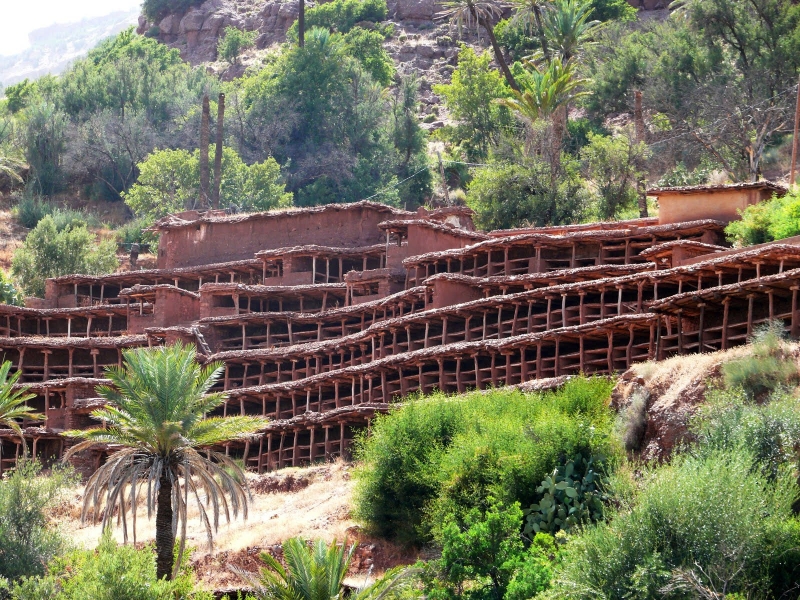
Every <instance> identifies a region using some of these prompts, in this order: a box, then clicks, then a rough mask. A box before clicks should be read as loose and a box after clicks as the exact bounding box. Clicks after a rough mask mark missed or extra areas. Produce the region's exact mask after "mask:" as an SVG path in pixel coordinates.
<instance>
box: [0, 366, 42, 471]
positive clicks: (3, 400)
mask: <svg viewBox="0 0 800 600" xmlns="http://www.w3.org/2000/svg"><path fill="white" fill-rule="evenodd" d="M13 366H14V365H13V364H12V363H11V361H10V360H7V361H4V362H3V364H2V365H0V425H3V426H4V427H8V428H9V429H11V430H12V431H13V432H14V433H16V434H17V435H18V436H19V439H20V441H21V442H22V450H23V454H24V456H27V455H28V446H27V444H26V443H25V437H24V436H23V434H22V427H21V425H20V423H19V421H20V420H23V421H24V420H26V419H27V420H29V421H44V419H45V416H44V415H42V414H40V413H37V412H35V411H34V409H33V408H32V407H30V406H28V404H27V402H28V400H31V399H33V398H35V397H36V394H31V393H29V388H27V387H22V388H20V389H15V386H16V385H17V382H18V381H19V378H20V376H21V375H22V371H14V373H13V374H12V375H11V376H10V377H9V372H10V371H11V369H12V368H13ZM0 449H2V447H0Z"/></svg>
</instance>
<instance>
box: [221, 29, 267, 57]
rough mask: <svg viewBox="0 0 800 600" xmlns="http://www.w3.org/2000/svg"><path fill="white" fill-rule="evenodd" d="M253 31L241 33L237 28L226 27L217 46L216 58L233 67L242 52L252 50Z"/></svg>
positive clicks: (254, 37) (254, 41)
mask: <svg viewBox="0 0 800 600" xmlns="http://www.w3.org/2000/svg"><path fill="white" fill-rule="evenodd" d="M256 35H257V34H256V32H255V31H242V30H241V29H239V28H238V27H230V26H229V27H226V28H225V31H224V32H223V34H222V37H221V38H220V40H219V43H218V44H217V58H220V59H222V60H224V61H227V62H229V63H230V64H232V65H235V64H237V63H238V62H239V56H240V55H241V53H242V51H243V50H247V49H249V48H252V47H253V46H254V45H255V43H256Z"/></svg>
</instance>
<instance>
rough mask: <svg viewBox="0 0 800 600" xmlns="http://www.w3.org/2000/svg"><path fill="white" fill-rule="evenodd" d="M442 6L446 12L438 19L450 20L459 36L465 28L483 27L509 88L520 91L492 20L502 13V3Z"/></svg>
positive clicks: (460, 0)
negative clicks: (498, 40) (498, 41)
mask: <svg viewBox="0 0 800 600" xmlns="http://www.w3.org/2000/svg"><path fill="white" fill-rule="evenodd" d="M442 5H443V6H444V7H445V10H443V11H442V12H441V13H439V15H437V18H439V19H446V20H449V21H450V23H451V24H452V25H455V26H456V27H457V28H458V31H459V34H460V33H461V30H462V29H463V28H464V27H466V28H467V29H473V28H474V29H478V28H480V27H482V28H483V29H484V30H485V31H486V35H487V36H489V42H490V43H491V44H492V50H493V51H494V56H495V60H497V64H498V65H500V70H501V71H502V72H503V76H504V77H505V78H506V82H507V83H508V86H509V87H510V88H511V89H512V90H515V91H519V86H518V85H517V82H516V80H515V79H514V75H512V73H511V69H509V68H508V63H507V62H506V59H505V57H504V56H503V51H502V50H501V49H500V44H498V43H497V38H496V37H495V35H494V26H493V25H492V20H493V19H494V18H496V17H498V16H500V14H501V13H502V11H501V9H500V3H498V2H493V1H492V0H445V1H444V2H442Z"/></svg>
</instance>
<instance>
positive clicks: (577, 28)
mask: <svg viewBox="0 0 800 600" xmlns="http://www.w3.org/2000/svg"><path fill="white" fill-rule="evenodd" d="M592 10H594V9H593V8H592V4H591V2H585V1H583V0H556V1H555V2H554V3H553V5H552V9H551V10H548V11H547V13H546V14H545V15H544V29H545V32H546V35H547V38H548V39H549V40H550V49H551V50H552V51H553V52H554V53H557V54H558V56H559V57H560V58H561V61H562V62H564V63H568V62H569V61H570V60H572V59H573V58H574V57H576V56H577V55H578V53H579V52H580V50H581V48H582V47H583V46H584V45H586V44H588V43H589V41H590V39H591V37H592V35H593V34H594V33H595V32H596V31H597V29H598V28H599V27H600V21H590V20H589V16H590V15H591V14H592ZM546 58H547V57H546ZM547 60H549V58H547Z"/></svg>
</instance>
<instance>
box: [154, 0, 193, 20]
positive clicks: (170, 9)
mask: <svg viewBox="0 0 800 600" xmlns="http://www.w3.org/2000/svg"><path fill="white" fill-rule="evenodd" d="M202 3H203V0H144V2H142V12H143V13H144V15H145V16H146V17H147V18H148V19H150V20H151V21H160V20H161V19H163V18H164V17H166V16H167V14H169V13H183V12H185V11H186V10H188V9H189V8H191V7H192V6H197V5H198V4H202Z"/></svg>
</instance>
